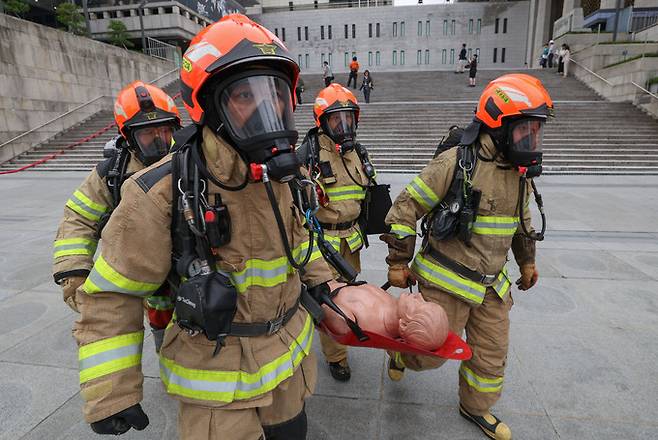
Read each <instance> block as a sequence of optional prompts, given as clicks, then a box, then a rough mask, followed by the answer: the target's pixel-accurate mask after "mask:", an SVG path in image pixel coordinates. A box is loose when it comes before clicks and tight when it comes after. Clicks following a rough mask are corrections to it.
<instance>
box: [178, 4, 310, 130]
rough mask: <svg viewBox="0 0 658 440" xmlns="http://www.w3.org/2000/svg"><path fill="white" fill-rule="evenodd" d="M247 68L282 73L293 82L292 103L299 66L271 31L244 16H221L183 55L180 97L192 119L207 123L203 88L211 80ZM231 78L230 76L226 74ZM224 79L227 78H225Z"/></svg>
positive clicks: (291, 83) (204, 30) (198, 36)
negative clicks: (249, 66)
mask: <svg viewBox="0 0 658 440" xmlns="http://www.w3.org/2000/svg"><path fill="white" fill-rule="evenodd" d="M238 65H239V66H240V68H241V69H243V68H244V66H245V65H252V66H258V67H259V68H263V69H267V68H270V69H275V70H277V71H283V73H284V74H285V75H286V77H287V78H288V79H289V80H290V90H291V99H292V102H293V103H294V102H295V97H294V90H295V85H296V83H297V79H298V77H299V66H297V63H296V62H295V61H294V60H293V58H292V56H291V55H290V53H289V52H288V49H287V48H286V47H285V45H284V44H283V43H282V42H281V40H279V38H277V37H276V36H275V35H274V34H273V33H272V32H270V31H269V30H268V29H266V28H265V27H263V26H261V25H259V24H258V23H256V22H254V21H252V20H251V19H249V18H248V17H246V16H244V15H241V14H230V15H226V16H224V17H222V19H221V20H219V21H218V22H216V23H214V24H211V25H210V26H208V27H206V28H204V29H203V30H202V31H201V32H199V33H198V34H197V35H196V36H195V37H194V38H193V39H192V41H191V42H190V47H189V48H188V49H187V51H185V54H184V55H183V65H182V68H181V94H182V97H183V103H184V104H185V108H186V109H187V111H188V113H189V114H190V117H191V118H192V120H193V121H194V122H195V123H197V124H204V116H205V113H206V110H208V109H207V108H204V107H205V105H206V104H205V103H204V102H203V101H204V99H203V98H202V96H201V95H202V93H203V88H204V86H205V85H206V84H207V83H208V80H209V79H210V78H211V77H216V76H217V75H218V74H219V73H220V72H225V71H227V70H228V69H231V71H232V72H233V71H234V69H232V68H233V67H236V66H238ZM227 76H228V75H227ZM222 78H224V76H223V75H222Z"/></svg>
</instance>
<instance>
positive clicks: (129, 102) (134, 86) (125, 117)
mask: <svg viewBox="0 0 658 440" xmlns="http://www.w3.org/2000/svg"><path fill="white" fill-rule="evenodd" d="M114 120H115V121H116V123H117V126H118V127H119V132H120V133H121V135H122V136H123V137H124V138H126V139H128V140H130V132H131V130H133V129H135V128H137V127H143V126H146V125H156V124H163V123H167V122H172V123H173V124H174V125H176V126H180V123H181V119H180V114H179V112H178V108H176V104H175V103H174V100H173V99H172V98H171V96H169V95H167V94H166V93H165V92H164V91H163V90H162V89H160V88H158V87H156V86H153V85H151V84H145V83H143V82H142V81H135V82H133V83H130V84H129V85H127V86H126V87H125V88H123V90H121V91H120V92H119V95H118V96H117V99H116V101H115V102H114Z"/></svg>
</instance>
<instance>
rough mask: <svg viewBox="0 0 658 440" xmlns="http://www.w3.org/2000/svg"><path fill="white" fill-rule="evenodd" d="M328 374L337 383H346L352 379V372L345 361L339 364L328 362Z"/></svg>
mask: <svg viewBox="0 0 658 440" xmlns="http://www.w3.org/2000/svg"><path fill="white" fill-rule="evenodd" d="M329 372H330V373H331V376H332V377H333V378H334V379H336V380H337V381H339V382H347V381H348V380H350V378H351V377H352V371H351V370H350V366H349V364H348V363H347V359H343V360H342V361H339V362H329Z"/></svg>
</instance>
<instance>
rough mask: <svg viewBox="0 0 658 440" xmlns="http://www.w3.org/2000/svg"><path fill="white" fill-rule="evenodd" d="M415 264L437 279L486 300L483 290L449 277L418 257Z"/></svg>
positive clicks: (420, 273)
mask: <svg viewBox="0 0 658 440" xmlns="http://www.w3.org/2000/svg"><path fill="white" fill-rule="evenodd" d="M413 264H414V265H416V266H418V267H419V268H420V269H422V270H423V271H425V272H427V274H428V275H429V276H430V277H434V278H437V279H439V280H441V281H443V282H445V283H448V284H450V285H451V286H454V287H455V288H457V289H461V290H465V291H467V292H469V293H470V294H472V295H474V296H476V297H477V298H479V299H480V302H482V300H484V293H483V292H479V291H477V290H475V289H473V288H471V287H470V286H468V285H466V284H462V283H460V282H458V281H457V280H453V279H452V278H449V277H447V276H445V275H444V274H442V273H441V272H438V271H435V270H433V269H431V268H430V267H428V266H427V265H425V264H424V263H423V262H421V261H420V260H419V259H418V258H416V259H414V263H413ZM443 269H444V270H445V271H447V272H449V270H448V269H446V268H445V267H444V268H443ZM453 273H454V272H453ZM418 274H419V275H420V276H423V273H422V272H418ZM454 275H455V276H456V277H458V276H459V275H457V274H454ZM423 278H425V277H423ZM428 281H430V282H431V281H432V279H431V278H430V279H428ZM455 293H458V292H455ZM458 294H459V293H458Z"/></svg>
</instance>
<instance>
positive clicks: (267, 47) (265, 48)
mask: <svg viewBox="0 0 658 440" xmlns="http://www.w3.org/2000/svg"><path fill="white" fill-rule="evenodd" d="M254 47H255V48H256V49H259V50H260V51H261V52H262V53H263V55H276V45H274V44H254Z"/></svg>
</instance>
